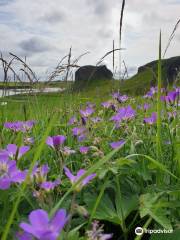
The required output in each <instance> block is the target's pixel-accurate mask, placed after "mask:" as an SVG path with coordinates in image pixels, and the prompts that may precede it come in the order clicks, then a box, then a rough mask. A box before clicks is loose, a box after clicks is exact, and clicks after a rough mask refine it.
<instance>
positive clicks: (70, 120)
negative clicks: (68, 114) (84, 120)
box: [68, 116, 77, 125]
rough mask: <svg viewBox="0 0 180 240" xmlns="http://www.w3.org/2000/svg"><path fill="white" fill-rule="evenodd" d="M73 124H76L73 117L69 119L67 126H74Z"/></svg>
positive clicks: (75, 119)
mask: <svg viewBox="0 0 180 240" xmlns="http://www.w3.org/2000/svg"><path fill="white" fill-rule="evenodd" d="M75 123H77V118H76V117H75V116H73V117H72V118H70V119H69V122H68V124H69V125H73V124H75Z"/></svg>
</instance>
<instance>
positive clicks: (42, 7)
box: [0, 0, 180, 75]
mask: <svg viewBox="0 0 180 240" xmlns="http://www.w3.org/2000/svg"><path fill="white" fill-rule="evenodd" d="M178 7H180V2H179V1H175V0H172V1H171V0H146V1H144V0H131V1H127V5H126V6H125V14H124V25H123V44H122V46H123V47H125V48H126V50H125V51H123V53H122V58H123V59H124V60H125V61H126V64H127V66H129V68H130V70H131V69H132V67H133V69H134V67H135V66H136V67H137V66H139V65H141V64H144V63H146V62H148V61H151V60H153V59H156V58H157V53H158V35H159V30H160V28H161V29H162V33H163V46H164V47H165V44H166V43H167V41H168V37H169V35H170V33H171V31H172V29H173V27H174V25H175V23H176V21H177V20H178V18H179V17H180V14H179V8H178ZM120 9H121V1H119V0H111V1H109V0H98V1H97V0H84V1H82V0H76V1H74V0H67V1H63V0H51V1H49V0H26V1H24V0H9V1H7V0H6V1H5V0H0V21H1V24H0V34H1V38H0V48H1V49H0V50H1V51H3V53H4V54H5V53H7V52H9V51H11V52H14V53H16V54H19V55H20V56H25V55H26V56H27V59H28V62H30V64H32V66H33V68H35V69H36V70H37V71H38V73H39V74H40V75H42V73H43V72H45V71H46V70H47V69H52V67H53V66H56V64H57V62H58V61H59V59H61V58H62V57H63V56H64V55H65V54H67V53H68V51H69V48H70V46H72V53H73V56H74V57H75V56H78V55H80V54H81V53H83V52H86V51H90V52H91V54H89V55H86V56H85V57H83V58H82V59H81V61H80V62H79V64H81V65H84V64H96V62H97V61H98V60H99V59H100V58H101V57H102V56H103V55H104V54H105V53H106V52H107V51H109V50H111V49H112V41H113V39H114V40H115V44H116V47H118V33H119V17H120V16H119V15H120ZM179 31H180V30H179ZM179 36H180V34H178V32H177V37H175V38H174V41H173V43H172V45H171V48H170V49H169V50H168V52H167V57H168V56H174V55H180V47H179V44H180V41H179V39H180V37H179ZM116 59H117V66H118V59H119V57H118V53H116ZM106 63H107V65H108V67H109V68H111V67H112V56H109V57H108V58H107V59H106Z"/></svg>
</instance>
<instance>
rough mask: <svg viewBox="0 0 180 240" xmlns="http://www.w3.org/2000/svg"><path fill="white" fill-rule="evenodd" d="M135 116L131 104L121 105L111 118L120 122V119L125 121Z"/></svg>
mask: <svg viewBox="0 0 180 240" xmlns="http://www.w3.org/2000/svg"><path fill="white" fill-rule="evenodd" d="M134 116H135V110H134V109H132V107H131V106H127V107H123V108H120V109H119V110H118V113H117V114H116V115H114V116H113V117H112V118H111V120H112V121H114V122H116V123H120V122H121V121H123V120H124V121H127V120H130V119H132V118H134Z"/></svg>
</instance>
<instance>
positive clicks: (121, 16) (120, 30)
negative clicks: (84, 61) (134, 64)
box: [119, 0, 126, 80]
mask: <svg viewBox="0 0 180 240" xmlns="http://www.w3.org/2000/svg"><path fill="white" fill-rule="evenodd" d="M125 4H126V0H123V1H122V7H121V13H120V22H119V48H120V49H121V45H122V26H123V16H124V8H125ZM119 80H121V52H119Z"/></svg>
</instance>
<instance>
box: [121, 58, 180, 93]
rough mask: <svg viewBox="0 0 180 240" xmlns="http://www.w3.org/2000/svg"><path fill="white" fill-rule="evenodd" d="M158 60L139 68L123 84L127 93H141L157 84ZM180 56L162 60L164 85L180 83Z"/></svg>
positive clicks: (122, 87)
mask: <svg viewBox="0 0 180 240" xmlns="http://www.w3.org/2000/svg"><path fill="white" fill-rule="evenodd" d="M157 66H158V61H157V60H156V61H152V62H149V63H147V64H145V65H143V66H140V67H139V68H138V72H137V74H135V75H134V76H133V77H131V78H130V79H127V80H125V81H124V82H123V83H122V84H121V89H122V91H123V92H125V93H130V94H132V93H133V94H135V95H141V94H144V93H145V92H146V91H147V90H148V89H149V88H150V87H151V86H155V85H157ZM179 73H180V56H177V57H172V58H168V59H164V60H162V82H163V86H168V85H173V84H179V81H180V80H179V79H178V76H179Z"/></svg>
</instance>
